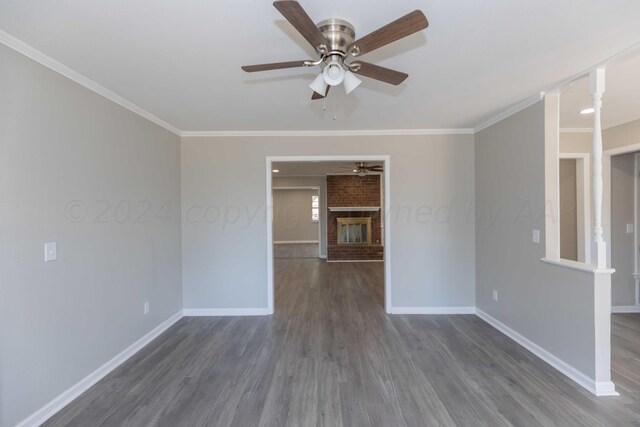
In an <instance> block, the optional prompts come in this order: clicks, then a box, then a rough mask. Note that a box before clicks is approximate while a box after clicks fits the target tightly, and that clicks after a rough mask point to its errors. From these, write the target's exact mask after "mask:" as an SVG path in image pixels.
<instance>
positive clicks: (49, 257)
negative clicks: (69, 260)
mask: <svg viewBox="0 0 640 427" xmlns="http://www.w3.org/2000/svg"><path fill="white" fill-rule="evenodd" d="M56 259H58V246H57V245H56V242H50V243H45V244H44V262H49V261H55V260H56Z"/></svg>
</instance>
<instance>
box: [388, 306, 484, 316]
mask: <svg viewBox="0 0 640 427" xmlns="http://www.w3.org/2000/svg"><path fill="white" fill-rule="evenodd" d="M391 314H476V308H475V307H391Z"/></svg>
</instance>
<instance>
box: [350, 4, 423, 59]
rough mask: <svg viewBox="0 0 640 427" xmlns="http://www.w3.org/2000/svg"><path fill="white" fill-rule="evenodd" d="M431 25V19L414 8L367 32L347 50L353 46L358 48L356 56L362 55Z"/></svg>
mask: <svg viewBox="0 0 640 427" xmlns="http://www.w3.org/2000/svg"><path fill="white" fill-rule="evenodd" d="M428 26H429V21H427V17H426V16H424V13H422V11H420V10H414V11H413V12H411V13H408V14H406V15H405V16H403V17H402V18H399V19H396V20H395V21H393V22H390V23H389V24H387V25H385V26H384V27H380V28H378V29H377V30H375V31H374V32H372V33H369V34H367V35H366V36H364V37H362V38H361V39H359V40H356V41H354V42H353V43H351V44H350V45H349V46H347V51H348V50H349V49H351V48H354V49H356V51H355V52H354V53H357V55H355V56H362V55H364V54H365V53H368V52H371V51H372V50H376V49H378V48H380V47H382V46H385V45H388V44H389V43H393V42H394V41H396V40H400V39H401V38H403V37H407V36H409V35H411V34H413V33H417V32H418V31H420V30H424V29H425V28H427V27H428Z"/></svg>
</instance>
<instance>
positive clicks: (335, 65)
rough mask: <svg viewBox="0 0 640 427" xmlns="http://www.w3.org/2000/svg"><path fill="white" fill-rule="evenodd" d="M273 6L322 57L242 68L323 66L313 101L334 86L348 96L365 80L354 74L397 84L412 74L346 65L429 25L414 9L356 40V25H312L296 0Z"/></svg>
mask: <svg viewBox="0 0 640 427" xmlns="http://www.w3.org/2000/svg"><path fill="white" fill-rule="evenodd" d="M273 5H274V7H275V8H276V9H278V11H279V12H280V13H281V14H282V15H283V16H284V17H285V18H286V19H287V21H289V23H291V25H293V26H294V27H295V29H296V30H298V32H299V33H300V34H301V35H302V36H303V37H304V38H305V39H306V40H307V41H308V42H309V43H310V44H311V46H313V47H314V49H315V50H316V52H317V53H318V54H319V55H320V58H319V59H318V60H315V61H314V60H304V61H289V62H278V63H270V64H258V65H248V66H243V67H242V69H243V70H244V71H246V72H248V73H252V72H256V71H267V70H278V69H284V68H294V67H314V66H322V65H323V64H324V69H323V70H322V72H321V73H320V74H319V75H318V76H317V77H316V78H315V79H314V80H313V82H312V83H311V84H310V85H309V87H310V88H311V89H312V90H313V95H312V97H311V99H322V98H325V97H326V96H327V94H328V93H329V89H330V88H331V86H338V85H340V84H344V89H345V92H346V93H347V94H349V93H351V92H352V91H353V90H355V89H356V88H357V87H358V86H359V85H360V84H361V83H362V81H361V80H360V79H359V78H357V77H356V76H355V75H354V74H358V75H361V76H365V77H369V78H372V79H375V80H379V81H382V82H385V83H389V84H393V85H398V84H400V83H402V82H403V81H404V80H405V79H406V78H407V77H408V76H409V75H408V74H406V73H401V72H399V71H395V70H391V69H389V68H384V67H380V66H378V65H374V64H370V63H367V62H364V61H359V60H358V61H356V62H351V63H347V62H345V61H346V60H347V59H349V58H351V57H359V56H362V55H364V54H366V53H369V52H371V51H373V50H375V49H378V48H380V47H382V46H386V45H387V44H389V43H392V42H394V41H396V40H399V39H401V38H403V37H406V36H409V35H411V34H413V33H416V32H418V31H421V30H423V29H425V28H427V27H428V26H429V22H428V21H427V18H426V17H425V15H424V13H422V12H421V11H420V10H415V11H413V12H411V13H408V14H407V15H405V16H403V17H401V18H399V19H396V20H395V21H393V22H391V23H389V24H387V25H385V26H383V27H381V28H379V29H377V30H375V31H374V32H372V33H370V34H368V35H366V36H364V37H362V38H360V39H357V40H356V38H355V36H356V33H355V29H354V28H353V25H351V24H350V23H349V22H347V21H344V20H342V19H327V20H324V21H322V22H320V23H318V24H317V25H316V24H314V23H313V21H312V20H311V18H310V17H309V15H307V13H306V12H305V11H304V9H303V8H302V6H300V4H299V3H298V2H297V1H294V0H277V1H275V2H274V3H273Z"/></svg>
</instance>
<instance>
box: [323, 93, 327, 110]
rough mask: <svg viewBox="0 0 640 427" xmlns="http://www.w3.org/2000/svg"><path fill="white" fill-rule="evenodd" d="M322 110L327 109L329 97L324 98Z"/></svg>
mask: <svg viewBox="0 0 640 427" xmlns="http://www.w3.org/2000/svg"><path fill="white" fill-rule="evenodd" d="M322 111H327V97H326V96H325V97H324V98H322Z"/></svg>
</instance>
